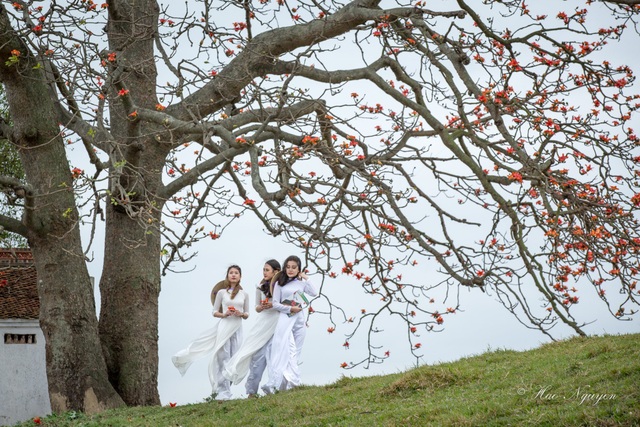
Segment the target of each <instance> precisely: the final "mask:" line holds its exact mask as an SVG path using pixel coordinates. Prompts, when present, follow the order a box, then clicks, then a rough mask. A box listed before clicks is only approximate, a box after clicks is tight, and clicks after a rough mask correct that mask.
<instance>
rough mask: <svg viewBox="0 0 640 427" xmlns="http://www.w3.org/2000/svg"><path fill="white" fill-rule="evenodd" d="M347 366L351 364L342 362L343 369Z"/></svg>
mask: <svg viewBox="0 0 640 427" xmlns="http://www.w3.org/2000/svg"><path fill="white" fill-rule="evenodd" d="M347 366H349V365H348V364H347V362H342V363H341V364H340V367H341V368H343V369H344V368H346V367H347Z"/></svg>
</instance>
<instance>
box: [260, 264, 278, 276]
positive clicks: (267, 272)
mask: <svg viewBox="0 0 640 427" xmlns="http://www.w3.org/2000/svg"><path fill="white" fill-rule="evenodd" d="M275 274H276V270H274V269H273V267H271V266H270V265H269V264H265V265H264V267H262V277H264V280H271V279H273V276H274V275H275Z"/></svg>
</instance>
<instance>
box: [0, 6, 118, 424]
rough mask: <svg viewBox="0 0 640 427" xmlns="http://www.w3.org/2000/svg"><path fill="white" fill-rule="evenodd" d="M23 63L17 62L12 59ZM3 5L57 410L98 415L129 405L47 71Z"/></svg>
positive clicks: (2, 57) (0, 26)
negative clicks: (103, 328)
mask: <svg viewBox="0 0 640 427" xmlns="http://www.w3.org/2000/svg"><path fill="white" fill-rule="evenodd" d="M15 52H19V53H20V55H19V60H18V61H17V62H16V63H14V64H12V65H10V64H8V63H7V60H8V59H9V58H10V57H16V53H15ZM36 65H37V64H36V61H35V59H34V57H33V56H32V55H31V54H30V51H29V49H28V47H27V46H26V45H25V44H23V43H22V42H21V40H20V39H19V37H18V35H17V34H16V33H15V32H14V30H13V28H11V25H10V22H9V19H8V17H7V14H6V11H5V9H4V8H3V7H1V6H0V81H1V82H2V83H3V84H4V86H5V89H6V94H7V102H8V104H9V111H10V114H11V119H12V122H13V128H12V134H11V135H10V136H9V137H10V140H11V142H12V143H13V144H15V145H16V147H17V149H18V151H19V154H20V157H21V160H22V164H23V165H24V169H25V175H26V180H27V182H28V184H29V185H30V190H29V191H28V194H26V195H25V212H24V215H23V219H22V221H23V223H24V225H25V226H26V228H27V230H28V231H27V234H28V235H27V238H28V241H29V245H30V247H31V249H32V251H33V257H34V260H35V265H36V271H37V274H38V291H39V296H40V325H41V327H42V331H43V333H44V336H45V339H46V359H47V377H48V382H49V395H50V398H51V408H52V409H53V411H55V412H63V411H68V410H78V411H83V412H87V413H94V412H97V411H100V410H103V409H106V408H113V407H117V406H121V405H122V404H123V402H122V400H121V399H120V397H119V396H118V395H117V393H116V392H115V390H114V389H113V387H112V386H111V385H110V384H109V380H108V376H107V370H106V364H105V361H104V358H103V356H102V352H101V348H100V341H99V338H98V322H97V317H96V310H95V303H94V294H93V289H92V288H91V283H90V280H89V273H88V271H87V267H86V263H85V257H84V255H83V251H82V244H81V239H80V229H79V226H78V212H77V209H76V203H75V196H74V193H73V187H72V184H73V183H72V176H71V172H70V170H69V163H68V160H67V157H66V153H65V148H64V141H63V139H62V137H61V134H60V129H59V127H58V120H57V117H56V116H55V113H54V111H55V109H54V105H53V102H52V101H51V99H50V98H49V92H48V87H47V85H46V80H45V76H44V75H43V72H42V69H41V68H38V67H36Z"/></svg>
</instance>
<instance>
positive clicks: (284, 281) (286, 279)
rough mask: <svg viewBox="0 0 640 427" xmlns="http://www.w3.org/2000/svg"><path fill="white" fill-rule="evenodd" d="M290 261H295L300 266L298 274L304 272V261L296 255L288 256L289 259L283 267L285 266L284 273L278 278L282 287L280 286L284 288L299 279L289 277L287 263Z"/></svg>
mask: <svg viewBox="0 0 640 427" xmlns="http://www.w3.org/2000/svg"><path fill="white" fill-rule="evenodd" d="M289 261H293V262H295V263H296V264H298V272H302V261H300V258H298V257H297V256H295V255H290V256H288V257H287V259H285V260H284V263H282V265H283V268H282V273H281V274H280V276H279V277H278V285H280V286H284V285H286V284H287V283H289V282H290V281H292V280H295V279H297V277H289V276H287V263H288V262H289Z"/></svg>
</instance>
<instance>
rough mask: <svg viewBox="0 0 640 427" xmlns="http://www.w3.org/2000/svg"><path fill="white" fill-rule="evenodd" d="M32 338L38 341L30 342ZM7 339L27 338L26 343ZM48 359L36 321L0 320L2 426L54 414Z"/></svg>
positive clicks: (0, 421) (0, 419)
mask: <svg viewBox="0 0 640 427" xmlns="http://www.w3.org/2000/svg"><path fill="white" fill-rule="evenodd" d="M7 334H9V337H7ZM32 337H34V338H35V343H27V342H28V341H30V340H31V338H32ZM7 338H8V340H9V341H12V340H14V339H20V338H24V339H25V343H24V344H22V343H19V344H9V343H5V340H6V339H7ZM45 361H46V355H45V341H44V335H43V334H42V330H41V329H40V325H39V324H38V321H37V320H23V319H0V426H8V425H13V424H15V423H17V422H20V421H25V420H28V419H31V418H34V417H38V416H39V417H44V416H46V415H49V414H50V413H51V405H50V403H49V393H48V390H47V372H46V367H45Z"/></svg>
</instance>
